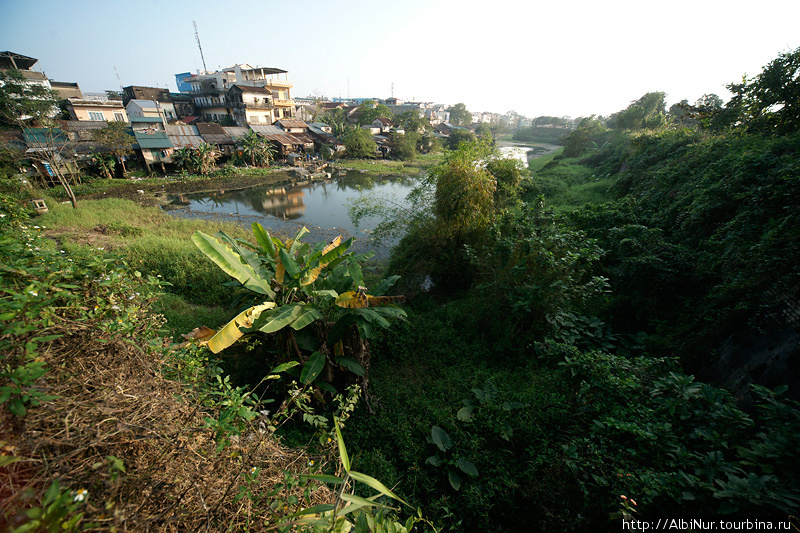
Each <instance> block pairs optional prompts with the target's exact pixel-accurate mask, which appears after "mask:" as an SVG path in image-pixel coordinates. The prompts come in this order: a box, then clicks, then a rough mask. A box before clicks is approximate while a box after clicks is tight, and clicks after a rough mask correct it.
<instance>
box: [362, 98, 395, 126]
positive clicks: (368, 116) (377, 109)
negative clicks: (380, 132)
mask: <svg viewBox="0 0 800 533" xmlns="http://www.w3.org/2000/svg"><path fill="white" fill-rule="evenodd" d="M376 118H392V112H391V111H390V110H389V108H388V107H386V106H385V105H383V104H375V102H373V101H372V100H367V101H366V102H364V103H363V104H361V105H360V106H358V123H359V124H361V125H362V126H363V125H364V124H372V122H373V121H374V120H375V119H376Z"/></svg>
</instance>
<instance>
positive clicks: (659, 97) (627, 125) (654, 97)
mask: <svg viewBox="0 0 800 533" xmlns="http://www.w3.org/2000/svg"><path fill="white" fill-rule="evenodd" d="M666 105H667V104H666V94H665V93H663V92H651V93H647V94H645V95H644V96H642V97H641V98H639V99H638V100H636V101H633V102H631V104H630V105H629V106H628V107H626V108H625V109H623V110H622V111H620V112H619V113H617V114H616V115H615V116H614V117H613V120H614V127H616V128H619V129H624V130H640V129H644V128H657V127H659V126H663V125H664V124H666V122H667V118H666Z"/></svg>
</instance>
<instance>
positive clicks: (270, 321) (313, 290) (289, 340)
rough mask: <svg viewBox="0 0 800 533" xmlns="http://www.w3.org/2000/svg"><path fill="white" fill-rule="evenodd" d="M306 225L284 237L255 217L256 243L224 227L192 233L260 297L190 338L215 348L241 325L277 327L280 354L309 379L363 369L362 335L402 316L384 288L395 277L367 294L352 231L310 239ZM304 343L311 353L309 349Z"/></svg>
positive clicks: (233, 337) (246, 328) (241, 330)
mask: <svg viewBox="0 0 800 533" xmlns="http://www.w3.org/2000/svg"><path fill="white" fill-rule="evenodd" d="M307 233H308V230H307V229H305V228H303V229H301V230H300V231H299V232H298V233H297V234H296V235H295V237H294V238H293V239H288V240H286V242H283V241H281V240H280V239H276V238H273V237H271V236H270V235H269V233H267V232H266V231H265V230H264V228H263V227H262V226H261V225H260V224H257V223H254V224H253V234H254V237H255V240H256V242H257V244H255V245H254V244H252V243H249V242H247V241H244V240H239V239H236V240H235V239H232V238H231V237H229V236H228V235H226V234H224V233H218V234H217V237H216V238H213V237H210V236H209V235H206V234H204V233H202V232H197V233H196V234H195V235H194V236H193V237H192V240H193V241H194V243H195V244H196V245H197V247H198V248H199V249H200V250H201V251H202V252H203V253H204V254H206V255H207V256H208V257H209V258H210V259H211V260H212V261H213V262H214V263H216V264H217V266H219V267H220V268H221V269H222V270H223V271H224V272H225V273H227V274H228V275H230V276H231V277H233V278H234V279H236V280H237V281H238V284H239V285H240V286H242V287H244V288H245V289H248V290H249V291H252V292H254V293H256V294H257V295H258V296H257V299H258V300H257V301H259V302H260V303H257V304H256V305H253V306H251V307H249V308H246V309H244V310H243V311H242V312H240V313H239V314H238V315H237V316H236V317H235V318H234V319H233V320H231V321H230V322H229V323H228V324H226V325H225V326H224V327H222V328H221V329H220V330H219V331H213V330H209V329H208V328H205V329H204V330H202V331H199V332H196V334H195V338H197V339H199V340H200V341H201V342H203V343H207V344H208V346H209V348H210V349H211V350H212V351H213V352H214V353H217V352H219V351H220V350H224V349H225V348H227V347H229V346H231V345H232V344H233V343H234V342H236V341H237V340H238V339H239V338H241V337H242V335H244V334H246V333H255V332H261V333H266V334H272V333H278V332H281V333H282V335H283V336H284V337H285V338H284V340H283V342H282V350H283V356H284V357H291V356H290V352H294V354H295V355H296V356H297V357H299V358H301V359H304V360H305V365H304V367H303V370H302V372H301V374H300V376H299V377H300V381H301V383H303V384H310V383H313V382H315V381H316V380H317V378H319V377H321V376H323V377H324V378H327V379H323V380H320V381H327V382H331V381H333V380H334V372H335V369H337V368H347V369H348V370H349V371H350V372H353V373H354V374H356V375H358V376H363V375H364V373H365V369H366V368H367V367H368V364H369V356H368V353H367V351H366V348H365V347H364V346H363V343H361V341H360V339H368V338H369V337H371V335H372V331H373V328H375V327H380V328H387V327H389V325H390V322H389V321H391V320H394V319H397V318H402V317H405V313H404V312H403V311H402V310H401V309H399V308H397V307H395V306H394V305H392V304H394V303H395V302H399V301H400V300H401V299H402V298H400V297H391V296H384V293H385V291H387V290H388V289H389V288H390V287H391V286H392V285H393V284H394V283H395V282H396V281H397V279H398V278H397V277H392V278H388V279H384V280H382V281H381V282H379V283H378V284H377V285H376V286H375V287H374V289H373V291H372V292H373V294H368V293H367V288H366V287H365V286H364V276H363V273H362V271H361V265H360V264H359V263H360V261H363V260H364V259H366V258H368V256H366V255H365V256H356V255H354V254H352V253H348V252H347V250H348V248H349V247H350V246H351V244H352V242H353V239H352V238H351V239H348V240H346V241H344V242H342V239H341V237H337V238H336V239H334V240H333V241H332V242H331V243H330V244H328V245H325V244H324V243H319V244H316V245H314V246H311V245H309V244H302V243H301V242H300V239H301V238H302V237H303V236H304V235H306V234H307ZM306 328H307V329H306ZM353 328H356V330H357V335H356V341H355V342H353V339H352V338H351V336H352V334H353V331H354V330H353ZM303 330H305V331H303ZM294 332H297V333H296V334H295V333H294ZM359 337H360V338H359ZM300 346H302V347H303V348H304V349H305V350H306V354H304V353H302V351H301V349H300ZM308 351H311V352H313V353H311V354H310V355H307V352H308ZM324 388H325V389H326V390H329V389H330V386H325V387H324Z"/></svg>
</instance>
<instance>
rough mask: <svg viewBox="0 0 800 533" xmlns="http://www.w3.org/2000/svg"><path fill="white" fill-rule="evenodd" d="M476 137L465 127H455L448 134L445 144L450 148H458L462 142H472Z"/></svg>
mask: <svg viewBox="0 0 800 533" xmlns="http://www.w3.org/2000/svg"><path fill="white" fill-rule="evenodd" d="M477 140H478V138H477V137H476V136H475V134H474V133H472V132H471V131H469V130H465V129H455V130H453V131H451V132H450V135H449V136H448V137H447V146H448V147H449V148H450V149H451V150H458V147H459V146H460V145H461V144H462V143H474V142H475V141H477Z"/></svg>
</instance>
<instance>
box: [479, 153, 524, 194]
mask: <svg viewBox="0 0 800 533" xmlns="http://www.w3.org/2000/svg"><path fill="white" fill-rule="evenodd" d="M486 171H487V172H489V174H491V175H492V177H493V178H494V179H495V181H496V182H497V190H496V191H495V202H496V203H498V204H500V203H503V202H507V201H508V199H509V198H514V197H515V196H516V190H517V187H518V186H519V182H520V180H521V179H522V172H523V168H522V162H521V161H520V160H519V159H517V158H516V157H497V156H495V157H490V158H489V160H488V161H487V163H486Z"/></svg>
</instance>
